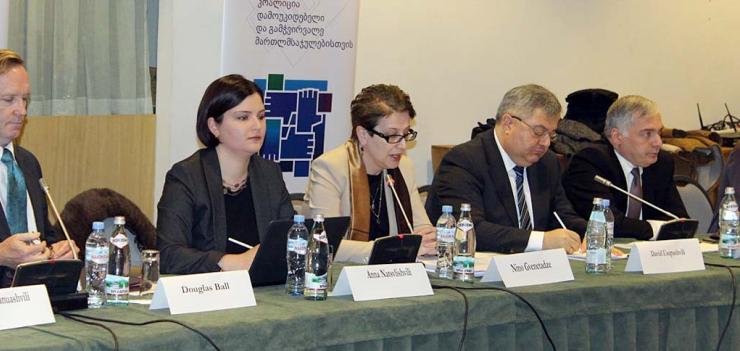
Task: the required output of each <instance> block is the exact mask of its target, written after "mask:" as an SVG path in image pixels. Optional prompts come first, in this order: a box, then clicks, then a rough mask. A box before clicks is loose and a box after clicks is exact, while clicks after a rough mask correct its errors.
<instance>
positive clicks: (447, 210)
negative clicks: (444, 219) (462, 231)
mask: <svg viewBox="0 0 740 351" xmlns="http://www.w3.org/2000/svg"><path fill="white" fill-rule="evenodd" d="M442 213H452V206H450V205H444V206H442Z"/></svg>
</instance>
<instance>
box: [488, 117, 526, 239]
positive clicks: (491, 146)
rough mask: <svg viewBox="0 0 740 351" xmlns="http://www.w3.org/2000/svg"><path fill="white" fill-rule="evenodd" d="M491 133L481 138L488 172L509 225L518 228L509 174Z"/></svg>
mask: <svg viewBox="0 0 740 351" xmlns="http://www.w3.org/2000/svg"><path fill="white" fill-rule="evenodd" d="M493 133H494V132H493V130H491V132H487V134H488V136H486V137H485V138H484V139H483V143H484V150H487V152H486V153H487V156H486V158H487V160H488V174H489V176H490V177H491V179H492V180H493V184H494V186H495V188H496V194H497V195H498V198H499V201H500V202H501V206H503V207H504V209H505V210H506V214H507V215H508V216H509V220H510V221H511V225H513V226H515V227H517V228H518V227H519V217H518V216H517V210H516V208H517V207H516V202H515V200H514V194H512V193H511V182H510V181H509V174H508V171H507V169H506V166H505V165H504V159H503V158H502V157H501V151H500V150H499V149H498V145H496V140H495V139H494V136H493Z"/></svg>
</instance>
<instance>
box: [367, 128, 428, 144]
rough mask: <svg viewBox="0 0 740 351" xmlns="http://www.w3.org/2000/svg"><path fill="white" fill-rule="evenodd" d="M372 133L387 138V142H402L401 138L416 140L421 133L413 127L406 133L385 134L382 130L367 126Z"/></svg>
mask: <svg viewBox="0 0 740 351" xmlns="http://www.w3.org/2000/svg"><path fill="white" fill-rule="evenodd" d="M365 129H366V130H367V131H368V132H370V134H373V135H377V136H379V137H381V138H383V139H385V142H386V143H388V144H398V143H400V142H401V140H406V142H409V141H414V140H416V135H417V134H419V133H418V132H417V131H415V130H413V129H409V131H408V132H406V134H393V135H385V134H383V133H381V132H378V131H375V130H373V129H370V128H365Z"/></svg>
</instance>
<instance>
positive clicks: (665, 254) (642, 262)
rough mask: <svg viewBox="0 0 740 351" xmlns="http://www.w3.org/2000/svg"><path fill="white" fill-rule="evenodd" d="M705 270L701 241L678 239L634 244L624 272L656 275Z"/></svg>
mask: <svg viewBox="0 0 740 351" xmlns="http://www.w3.org/2000/svg"><path fill="white" fill-rule="evenodd" d="M704 269H705V268H704V257H703V256H702V255H701V249H700V247H699V240H697V239H677V240H661V241H640V242H635V243H633V244H632V249H631V250H630V258H629V259H628V260H627V267H626V268H625V269H624V271H625V272H643V273H644V274H656V273H676V272H689V271H701V270H704Z"/></svg>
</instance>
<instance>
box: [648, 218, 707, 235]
mask: <svg viewBox="0 0 740 351" xmlns="http://www.w3.org/2000/svg"><path fill="white" fill-rule="evenodd" d="M697 228H699V221H697V220H695V219H674V220H670V221H668V222H666V223H664V224H663V225H662V226H660V230H659V231H658V235H657V236H656V238H655V240H672V239H687V238H693V237H694V234H696V230H697Z"/></svg>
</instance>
